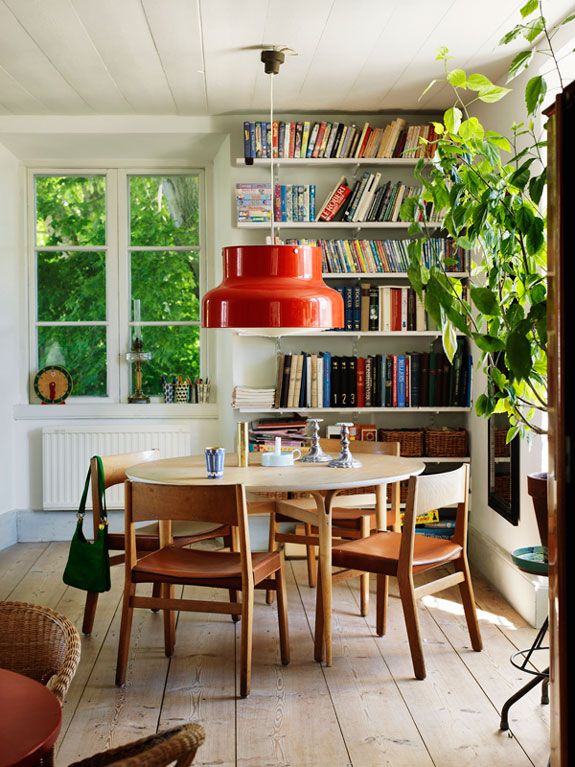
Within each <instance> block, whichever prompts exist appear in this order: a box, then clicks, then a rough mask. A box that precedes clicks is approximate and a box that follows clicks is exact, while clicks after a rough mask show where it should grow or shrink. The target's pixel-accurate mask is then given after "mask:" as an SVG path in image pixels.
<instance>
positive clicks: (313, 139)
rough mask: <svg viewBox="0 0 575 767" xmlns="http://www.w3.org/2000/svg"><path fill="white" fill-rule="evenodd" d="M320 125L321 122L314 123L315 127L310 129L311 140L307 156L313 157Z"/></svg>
mask: <svg viewBox="0 0 575 767" xmlns="http://www.w3.org/2000/svg"><path fill="white" fill-rule="evenodd" d="M319 127H320V123H314V124H313V128H311V130H310V133H309V141H308V144H307V148H306V153H305V156H306V157H312V153H313V149H314V146H315V142H316V139H317V134H318V131H319Z"/></svg>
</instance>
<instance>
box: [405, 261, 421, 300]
mask: <svg viewBox="0 0 575 767" xmlns="http://www.w3.org/2000/svg"><path fill="white" fill-rule="evenodd" d="M407 277H408V279H409V283H410V285H411V287H412V288H413V289H414V290H415V292H416V293H417V295H418V296H419V297H420V298H421V296H422V291H423V280H422V279H421V269H420V268H418V267H417V266H416V265H415V264H410V266H409V267H408V269H407Z"/></svg>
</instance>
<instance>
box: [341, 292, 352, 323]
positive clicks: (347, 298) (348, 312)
mask: <svg viewBox="0 0 575 767" xmlns="http://www.w3.org/2000/svg"><path fill="white" fill-rule="evenodd" d="M343 301H344V320H345V329H346V330H353V289H352V286H350V285H346V286H345V287H344V289H343Z"/></svg>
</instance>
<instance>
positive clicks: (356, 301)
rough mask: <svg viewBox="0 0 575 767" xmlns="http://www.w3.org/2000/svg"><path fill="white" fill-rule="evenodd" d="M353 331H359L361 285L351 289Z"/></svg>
mask: <svg viewBox="0 0 575 767" xmlns="http://www.w3.org/2000/svg"><path fill="white" fill-rule="evenodd" d="M352 290H353V329H354V330H361V285H360V284H359V283H358V284H357V285H354V286H353V288H352Z"/></svg>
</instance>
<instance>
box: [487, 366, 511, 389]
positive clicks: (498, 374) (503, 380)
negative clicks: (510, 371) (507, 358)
mask: <svg viewBox="0 0 575 767" xmlns="http://www.w3.org/2000/svg"><path fill="white" fill-rule="evenodd" d="M489 373H490V375H491V378H492V379H493V380H494V381H495V384H496V385H497V386H498V388H499V389H501V391H503V390H504V389H505V385H506V384H507V377H506V376H505V374H504V373H503V372H502V371H501V370H499V368H496V367H492V368H491V370H490V371H489Z"/></svg>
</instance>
